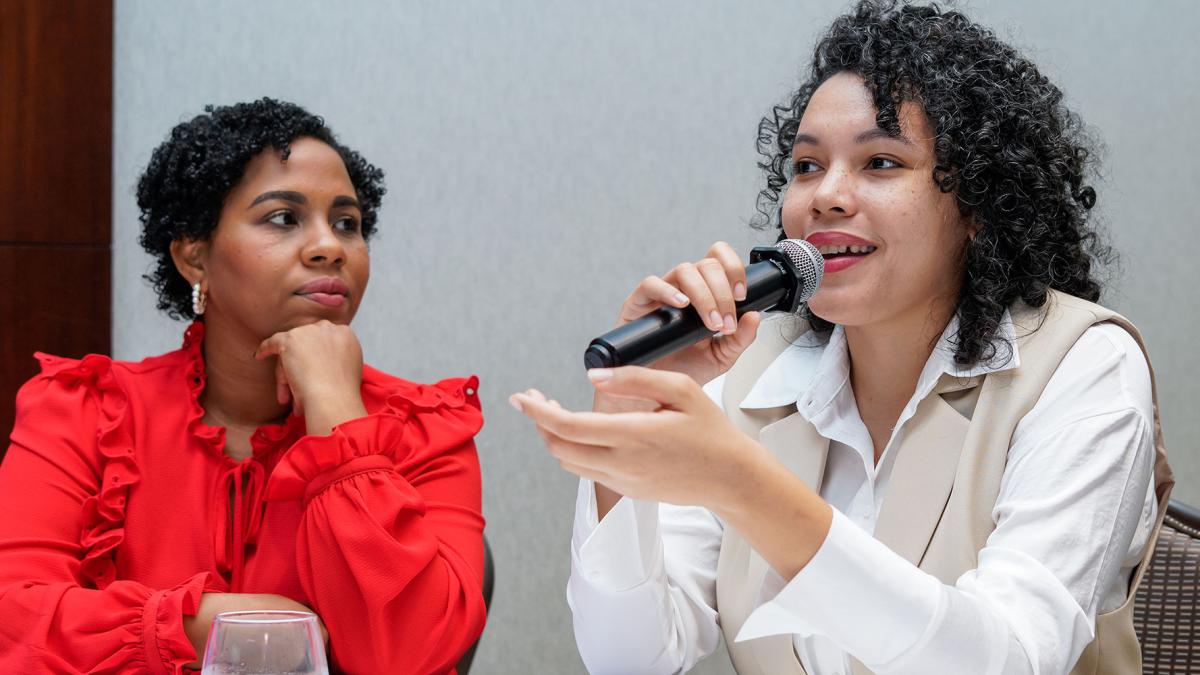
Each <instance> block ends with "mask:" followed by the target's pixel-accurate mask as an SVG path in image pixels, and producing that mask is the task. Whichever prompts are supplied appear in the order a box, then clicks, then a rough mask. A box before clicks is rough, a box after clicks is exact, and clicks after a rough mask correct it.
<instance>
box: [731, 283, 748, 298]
mask: <svg viewBox="0 0 1200 675" xmlns="http://www.w3.org/2000/svg"><path fill="white" fill-rule="evenodd" d="M733 299H734V300H737V301H739V302H740V301H742V300H745V299H746V284H743V283H742V282H740V281H739V282H737V283H736V284H734V285H733Z"/></svg>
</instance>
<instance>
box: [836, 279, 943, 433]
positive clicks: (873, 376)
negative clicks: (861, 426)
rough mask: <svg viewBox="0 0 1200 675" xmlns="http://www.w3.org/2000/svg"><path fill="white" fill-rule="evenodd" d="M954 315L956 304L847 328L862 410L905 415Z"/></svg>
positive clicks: (856, 394)
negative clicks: (882, 321)
mask: <svg viewBox="0 0 1200 675" xmlns="http://www.w3.org/2000/svg"><path fill="white" fill-rule="evenodd" d="M953 314H954V304H953V302H952V301H951V302H939V303H936V305H935V306H934V308H933V309H932V310H931V311H929V312H917V313H914V315H913V316H907V317H899V318H896V319H893V320H891V321H888V322H886V323H878V324H870V325H866V326H847V327H846V328H845V331H846V346H847V349H848V351H849V354H850V386H851V387H852V388H853V390H854V398H855V400H856V401H857V402H858V406H859V409H860V410H864V409H872V410H881V411H887V412H886V414H888V415H891V414H892V412H894V413H895V415H896V416H898V415H899V414H900V411H901V410H902V409H903V408H904V405H905V404H906V403H907V402H908V400H909V399H910V398H911V397H912V395H913V392H914V391H916V388H917V380H918V379H920V377H921V371H922V370H923V369H924V368H925V362H926V361H928V360H929V355H930V354H931V353H932V352H933V348H934V347H935V346H936V345H937V341H938V338H940V337H941V335H942V332H943V331H945V329H946V325H947V324H948V323H949V321H950V318H951V317H952V316H953ZM893 422H894V417H893Z"/></svg>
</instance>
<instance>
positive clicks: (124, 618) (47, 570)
mask: <svg viewBox="0 0 1200 675" xmlns="http://www.w3.org/2000/svg"><path fill="white" fill-rule="evenodd" d="M37 357H38V359H39V361H40V362H41V365H42V373H41V374H40V375H38V376H36V377H34V378H33V379H32V380H30V381H29V382H28V383H26V385H25V386H24V387H22V389H21V391H20V392H19V393H18V395H17V419H16V425H15V427H14V429H13V432H12V445H11V446H10V448H9V450H8V453H7V455H6V456H5V459H4V463H3V464H2V465H0V671H3V672H44V671H46V670H47V669H50V670H56V671H59V670H65V671H71V672H74V671H87V672H129V671H142V672H147V671H148V672H152V673H178V672H181V669H182V667H183V665H184V664H186V663H188V662H190V661H192V660H194V659H195V653H194V650H193V649H192V647H191V644H190V643H189V642H188V640H187V638H186V636H185V634H184V632H183V617H184V616H185V615H191V614H194V613H195V611H196V606H197V604H198V602H199V599H200V595H201V593H202V592H203V588H204V586H205V584H206V583H207V577H208V575H207V574H199V575H196V576H194V577H191V578H188V579H183V580H181V581H180V584H179V585H178V586H175V587H173V588H169V589H153V588H149V587H146V586H144V585H142V584H138V583H135V582H131V581H117V580H115V564H114V561H113V555H114V552H115V550H116V548H117V547H118V546H119V545H120V543H121V542H122V540H123V538H124V516H125V504H126V500H127V498H128V494H129V489H130V487H131V486H132V485H134V484H136V483H137V482H138V480H139V472H138V466H137V462H136V459H135V453H134V447H133V438H132V433H131V431H130V425H129V421H128V419H127V417H128V415H127V412H128V408H129V405H128V404H129V398H128V395H127V392H126V391H125V389H124V387H123V386H122V384H121V382H120V381H119V378H118V377H117V375H116V373H115V372H114V366H113V362H112V361H111V360H110V359H108V358H106V357H103V356H95V355H93V356H88V357H85V358H84V359H82V360H72V359H61V358H58V357H54V356H49V355H44V354H38V355H37Z"/></svg>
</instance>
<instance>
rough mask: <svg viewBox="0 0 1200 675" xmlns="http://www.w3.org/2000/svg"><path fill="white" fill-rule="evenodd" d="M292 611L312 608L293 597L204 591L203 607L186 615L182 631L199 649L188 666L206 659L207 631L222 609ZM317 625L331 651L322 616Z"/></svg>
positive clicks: (193, 645) (223, 610)
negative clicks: (191, 614)
mask: <svg viewBox="0 0 1200 675" xmlns="http://www.w3.org/2000/svg"><path fill="white" fill-rule="evenodd" d="M269 610H276V611H280V610H283V611H289V612H312V609H310V608H308V607H306V606H305V605H302V604H300V603H298V602H296V601H295V600H292V599H291V598H288V597H284V596H282V595H274V594H271V593H204V594H202V595H201V596H200V606H199V607H197V608H196V615H195V616H185V617H183V631H184V633H186V634H187V638H188V641H189V642H191V643H192V647H193V648H194V649H195V650H196V661H195V662H194V663H190V664H188V665H187V667H190V668H199V667H200V660H201V659H203V658H204V647H205V645H206V644H207V643H208V632H209V630H210V629H211V628H212V624H213V619H215V618H217V615H218V614H220V613H221V612H240V611H258V612H261V611H269ZM317 625H318V626H320V628H321V639H322V640H324V641H325V648H326V651H328V650H329V632H328V631H326V630H325V624H324V623H323V622H322V621H321V617H317Z"/></svg>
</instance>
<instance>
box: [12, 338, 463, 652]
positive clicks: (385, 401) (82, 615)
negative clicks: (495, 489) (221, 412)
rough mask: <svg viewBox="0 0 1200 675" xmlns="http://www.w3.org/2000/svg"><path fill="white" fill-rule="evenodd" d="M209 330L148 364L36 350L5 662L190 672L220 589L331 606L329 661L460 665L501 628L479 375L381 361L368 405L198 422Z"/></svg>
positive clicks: (24, 429)
mask: <svg viewBox="0 0 1200 675" xmlns="http://www.w3.org/2000/svg"><path fill="white" fill-rule="evenodd" d="M203 335H204V327H203V324H202V323H195V324H192V326H191V327H190V328H188V330H187V333H186V334H185V337H184V344H183V348H182V349H180V350H178V351H174V352H170V353H168V354H164V355H162V356H158V357H154V358H150V359H146V360H145V361H142V362H140V363H127V362H121V361H113V360H111V359H109V358H107V357H104V356H96V355H92V356H87V357H85V358H83V359H82V360H73V359H63V358H59V357H55V356H48V355H44V354H38V355H37V358H38V359H39V360H40V361H41V364H42V373H41V374H40V375H38V376H36V377H34V378H33V379H32V380H30V381H29V382H28V383H27V384H25V386H24V387H23V388H22V389H21V391H20V393H19V394H18V395H17V418H16V425H15V428H14V429H13V433H12V445H11V446H10V447H9V450H8V454H7V456H6V457H5V459H4V462H3V464H2V465H0V672H3V673H44V672H52V673H81V672H86V673H131V672H139V673H140V672H150V673H180V672H181V671H182V669H183V665H184V664H187V663H189V662H192V661H194V660H196V658H197V657H196V654H195V652H194V650H193V649H192V646H191V643H190V642H188V639H187V637H186V636H185V634H184V631H183V617H184V616H185V615H193V614H194V613H195V611H196V607H197V604H198V603H199V600H200V595H201V593H204V592H210V591H211V592H232V593H276V594H279V595H284V596H287V597H289V598H292V599H294V600H296V601H298V602H302V603H304V604H306V605H308V606H310V607H312V608H313V610H314V611H316V612H317V614H318V615H320V617H321V619H322V621H324V623H325V626H326V628H327V629H328V630H329V638H330V658H331V665H332V666H333V668H334V669H335V670H342V671H345V672H349V673H444V672H452V671H453V670H454V664H455V663H456V662H457V660H458V658H459V657H460V656H461V655H462V653H463V652H464V651H466V649H467V648H468V647H469V646H470V645H471V644H472V643H473V642H474V641H475V640H476V638H477V637H478V636H479V634H480V632H481V631H482V630H483V623H484V618H485V617H484V614H485V608H484V603H483V596H482V593H481V587H482V580H483V540H482V533H483V524H484V523H483V516H482V515H481V512H480V506H481V505H480V478H479V463H478V459H477V457H476V454H475V444H474V441H473V438H474V436H475V434H476V433H477V432H478V431H479V428H480V426H482V423H483V418H482V416H481V414H480V409H479V398H478V396H477V394H476V384H477V380H476V378H474V377H471V378H458V379H450V380H443V381H441V382H439V383H437V384H435V385H423V384H414V383H411V382H407V381H405V380H401V379H398V378H395V377H392V376H390V375H387V374H385V373H382V372H380V371H378V370H375V369H373V368H370V367H369V366H368V367H364V368H363V384H362V397H363V403H364V404H365V405H366V408H367V411H368V413H369V414H368V415H367V416H366V417H363V418H360V419H355V420H351V421H349V422H345V423H343V424H341V425H339V426H338V427H336V428H335V429H334V430H333V433H331V434H330V435H329V436H307V435H305V431H304V429H305V427H304V420H303V418H300V417H297V416H295V415H293V416H292V417H290V418H289V419H288V420H287V421H286V422H284V423H283V424H280V425H270V426H264V427H261V428H260V429H258V430H257V432H256V433H255V434H254V435H253V437H252V439H251V443H252V446H253V449H254V454H253V456H252V457H250V458H248V459H246V460H245V461H241V462H238V461H234V460H233V459H231V458H230V457H229V456H227V455H226V454H225V453H224V442H225V433H224V430H223V429H220V428H216V427H211V426H208V425H206V424H205V423H204V422H203V421H202V417H203V414H204V411H203V409H202V408H201V407H200V403H199V396H200V393H201V392H202V391H203V389H204V374H205V370H204V361H203V356H202V350H201V342H202V339H203Z"/></svg>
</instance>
